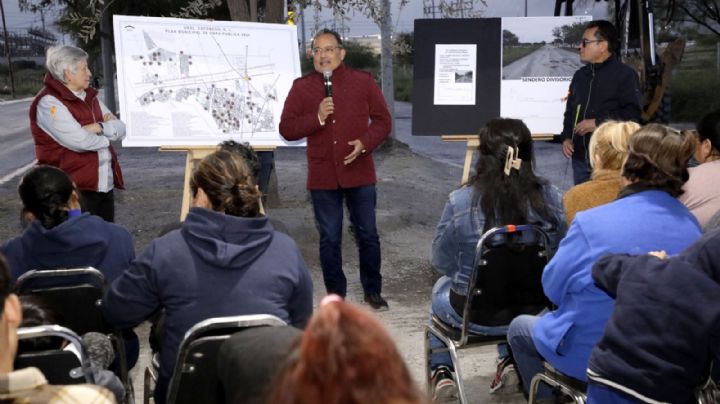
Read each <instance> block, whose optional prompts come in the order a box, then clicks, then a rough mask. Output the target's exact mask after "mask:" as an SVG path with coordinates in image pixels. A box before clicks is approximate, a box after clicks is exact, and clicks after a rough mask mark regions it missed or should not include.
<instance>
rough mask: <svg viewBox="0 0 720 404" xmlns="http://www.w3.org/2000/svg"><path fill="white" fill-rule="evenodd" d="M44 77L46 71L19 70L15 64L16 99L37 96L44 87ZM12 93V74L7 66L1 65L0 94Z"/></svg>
mask: <svg viewBox="0 0 720 404" xmlns="http://www.w3.org/2000/svg"><path fill="white" fill-rule="evenodd" d="M33 64H34V63H33ZM44 75H45V69H41V68H39V69H17V68H15V63H14V62H13V78H14V81H15V97H16V98H23V97H29V96H33V95H35V94H37V92H38V91H40V89H41V88H42V86H43V83H42V79H43V76H44ZM10 93H11V91H10V74H9V71H8V68H7V65H0V94H2V95H10Z"/></svg>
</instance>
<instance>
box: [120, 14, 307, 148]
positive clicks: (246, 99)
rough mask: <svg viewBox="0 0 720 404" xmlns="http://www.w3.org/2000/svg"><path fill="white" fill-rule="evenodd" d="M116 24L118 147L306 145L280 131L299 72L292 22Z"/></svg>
mask: <svg viewBox="0 0 720 404" xmlns="http://www.w3.org/2000/svg"><path fill="white" fill-rule="evenodd" d="M113 23H114V33H115V57H116V64H117V74H118V94H119V98H120V113H121V117H122V119H123V121H124V122H125V124H126V126H127V136H126V138H125V140H124V141H123V146H173V145H174V146H178V145H183V146H184V145H188V146H202V145H214V144H217V143H219V142H221V141H223V140H226V139H233V140H236V141H239V142H249V143H250V144H252V145H256V146H288V145H301V144H303V143H299V142H286V141H285V140H284V139H282V137H280V134H279V133H278V125H279V120H280V114H281V113H282V108H283V104H284V102H285V98H286V96H287V93H288V92H289V91H290V87H291V86H292V82H293V80H294V79H295V78H297V77H298V76H300V58H299V54H298V42H297V31H296V28H295V27H294V26H289V25H282V24H261V23H248V22H235V21H205V20H186V19H176V18H156V17H130V16H120V15H116V16H114V20H113Z"/></svg>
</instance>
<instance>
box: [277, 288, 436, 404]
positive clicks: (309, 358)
mask: <svg viewBox="0 0 720 404" xmlns="http://www.w3.org/2000/svg"><path fill="white" fill-rule="evenodd" d="M295 347H296V348H295V350H294V352H293V353H291V354H290V357H289V360H288V363H287V365H286V366H285V367H284V368H283V369H281V371H280V372H279V374H278V375H277V376H276V377H275V381H274V383H273V385H274V386H275V388H274V390H273V391H272V392H271V394H270V397H269V400H267V401H266V402H268V403H283V404H316V403H323V404H366V403H376V404H420V403H425V402H426V400H424V399H423V397H422V395H421V394H420V392H419V391H418V389H417V388H416V386H415V383H414V382H413V378H412V377H411V376H410V372H409V371H408V369H407V366H406V365H405V362H404V361H403V358H402V357H401V356H400V352H398V350H397V348H396V347H395V343H394V342H393V340H392V338H390V335H388V333H387V332H386V331H385V330H384V329H383V327H382V325H380V323H379V322H378V321H377V320H376V319H375V317H374V316H373V315H372V314H370V313H369V312H367V311H365V310H363V309H360V308H358V307H356V306H354V305H352V304H349V303H346V302H344V301H343V300H342V298H341V297H340V296H338V295H329V296H326V297H325V298H324V299H323V300H322V302H321V303H320V307H318V310H317V311H316V312H315V314H314V315H313V317H312V319H311V320H310V322H309V323H308V326H307V328H306V329H305V332H304V333H303V335H302V338H299V339H298V340H297V342H296V344H295Z"/></svg>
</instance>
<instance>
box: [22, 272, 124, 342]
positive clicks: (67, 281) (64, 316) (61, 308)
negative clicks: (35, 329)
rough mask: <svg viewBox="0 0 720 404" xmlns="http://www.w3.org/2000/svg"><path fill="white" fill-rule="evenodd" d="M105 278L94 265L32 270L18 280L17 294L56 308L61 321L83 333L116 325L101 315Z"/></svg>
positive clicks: (54, 312) (104, 329) (59, 321)
mask: <svg viewBox="0 0 720 404" xmlns="http://www.w3.org/2000/svg"><path fill="white" fill-rule="evenodd" d="M104 289H105V277H104V276H103V274H102V273H101V272H100V271H98V270H97V269H95V268H92V267H87V268H75V269H53V270H32V271H29V272H26V273H24V274H23V275H22V276H20V278H18V280H17V282H16V283H15V292H16V293H17V294H18V295H31V296H34V297H36V298H38V299H39V300H41V301H42V302H43V303H45V305H46V306H47V307H49V308H51V309H52V310H53V314H54V315H55V316H56V318H57V322H58V324H60V325H62V326H64V327H67V328H69V329H71V330H73V331H75V332H76V333H78V334H80V335H83V334H85V333H86V332H88V331H97V332H101V333H104V334H108V333H111V332H112V331H113V328H112V327H111V326H110V325H109V324H107V323H106V322H105V320H104V318H103V315H102V297H103V292H104Z"/></svg>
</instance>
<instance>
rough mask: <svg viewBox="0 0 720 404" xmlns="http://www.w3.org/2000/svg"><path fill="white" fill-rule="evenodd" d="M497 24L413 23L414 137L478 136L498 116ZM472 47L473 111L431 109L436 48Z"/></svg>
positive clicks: (482, 21) (483, 20) (468, 107)
mask: <svg viewBox="0 0 720 404" xmlns="http://www.w3.org/2000/svg"><path fill="white" fill-rule="evenodd" d="M501 31H502V24H501V19H500V18H473V19H439V20H435V19H419V20H415V39H414V41H415V49H414V53H415V58H414V77H413V100H412V104H413V114H412V116H413V118H412V134H413V135H466V134H474V133H477V131H478V129H480V127H482V126H483V125H485V123H486V122H487V121H489V120H490V119H493V118H497V117H498V116H500V80H501V70H502V64H501V60H500V59H501V55H502V42H501V33H502V32H501ZM438 44H476V45H477V63H476V66H477V71H476V77H477V80H476V88H475V91H476V93H475V105H434V103H433V100H434V98H433V96H434V94H433V91H434V85H435V81H434V80H435V45H438Z"/></svg>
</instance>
